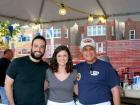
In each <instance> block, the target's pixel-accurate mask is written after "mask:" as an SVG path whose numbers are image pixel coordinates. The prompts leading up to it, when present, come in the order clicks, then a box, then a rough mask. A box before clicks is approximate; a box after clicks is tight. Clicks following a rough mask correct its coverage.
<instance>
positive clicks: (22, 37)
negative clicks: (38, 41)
mask: <svg viewBox="0 0 140 105" xmlns="http://www.w3.org/2000/svg"><path fill="white" fill-rule="evenodd" d="M31 40H32V37H31V35H26V36H25V35H20V36H19V37H18V41H19V42H27V41H31Z"/></svg>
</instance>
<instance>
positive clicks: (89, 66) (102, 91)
mask: <svg viewBox="0 0 140 105" xmlns="http://www.w3.org/2000/svg"><path fill="white" fill-rule="evenodd" d="M80 49H81V52H82V55H83V58H84V59H85V62H81V63H79V64H77V65H76V66H75V68H76V69H77V71H78V77H77V80H78V99H79V102H77V104H80V105H111V102H110V100H111V96H110V91H111V92H112V95H113V102H114V105H120V92H119V88H118V85H119V78H118V76H117V74H116V73H115V71H114V69H113V67H112V66H111V64H110V63H107V62H104V61H102V60H99V59H97V58H96V43H95V41H94V40H93V39H92V38H85V39H82V41H81V47H80Z"/></svg>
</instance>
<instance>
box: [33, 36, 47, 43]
mask: <svg viewBox="0 0 140 105" xmlns="http://www.w3.org/2000/svg"><path fill="white" fill-rule="evenodd" d="M36 39H41V40H43V41H44V42H45V45H46V39H45V38H44V37H43V36H40V35H37V36H35V37H34V38H33V40H32V45H33V43H34V40H36Z"/></svg>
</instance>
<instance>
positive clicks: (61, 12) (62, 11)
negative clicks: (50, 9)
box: [59, 3, 67, 16]
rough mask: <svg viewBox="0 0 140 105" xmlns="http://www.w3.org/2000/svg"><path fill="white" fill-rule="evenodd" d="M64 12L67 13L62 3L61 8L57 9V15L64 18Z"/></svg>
mask: <svg viewBox="0 0 140 105" xmlns="http://www.w3.org/2000/svg"><path fill="white" fill-rule="evenodd" d="M66 12H67V11H66V8H65V6H64V4H63V3H62V4H61V7H60V9H59V14H60V15H63V16H64V15H66Z"/></svg>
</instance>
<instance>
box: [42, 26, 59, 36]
mask: <svg viewBox="0 0 140 105" xmlns="http://www.w3.org/2000/svg"><path fill="white" fill-rule="evenodd" d="M44 31H45V33H46V39H50V38H61V29H60V28H58V29H53V28H48V29H44Z"/></svg>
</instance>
